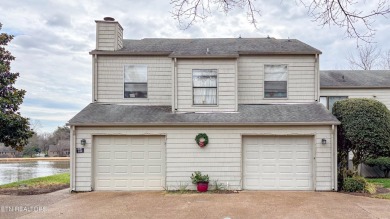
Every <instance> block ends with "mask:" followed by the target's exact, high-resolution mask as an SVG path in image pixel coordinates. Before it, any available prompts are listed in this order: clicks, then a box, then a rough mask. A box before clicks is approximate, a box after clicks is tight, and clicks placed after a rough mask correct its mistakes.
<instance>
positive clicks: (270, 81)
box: [264, 65, 287, 98]
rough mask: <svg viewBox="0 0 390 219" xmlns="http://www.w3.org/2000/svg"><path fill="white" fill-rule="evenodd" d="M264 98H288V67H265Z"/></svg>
mask: <svg viewBox="0 0 390 219" xmlns="http://www.w3.org/2000/svg"><path fill="white" fill-rule="evenodd" d="M264 98H287V65H265V66H264Z"/></svg>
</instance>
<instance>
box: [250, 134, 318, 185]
mask: <svg viewBox="0 0 390 219" xmlns="http://www.w3.org/2000/svg"><path fill="white" fill-rule="evenodd" d="M312 142H313V137H309V136H308V137H302V136H299V137H298V136H297V137H295V136H294V137H286V136H270V137H244V139H243V145H244V158H243V161H244V164H243V167H244V170H243V171H244V174H243V175H244V176H243V177H244V181H243V187H244V189H248V190H313V179H312V178H313V174H312V173H313V167H312V163H313V158H312V157H313V156H312Z"/></svg>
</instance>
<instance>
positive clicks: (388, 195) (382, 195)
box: [374, 193, 390, 200]
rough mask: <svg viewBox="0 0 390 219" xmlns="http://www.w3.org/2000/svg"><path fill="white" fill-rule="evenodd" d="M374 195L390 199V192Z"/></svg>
mask: <svg viewBox="0 0 390 219" xmlns="http://www.w3.org/2000/svg"><path fill="white" fill-rule="evenodd" d="M374 197H375V198H381V199H389V200H390V193H386V194H379V195H374Z"/></svg>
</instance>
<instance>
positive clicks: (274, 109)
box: [69, 103, 339, 125]
mask: <svg viewBox="0 0 390 219" xmlns="http://www.w3.org/2000/svg"><path fill="white" fill-rule="evenodd" d="M238 111H239V112H236V113H176V114H173V113H172V111H171V107H170V106H137V105H118V104H98V103H91V104H90V105H88V106H87V107H85V108H84V109H83V110H82V111H81V112H80V113H78V114H77V115H76V116H75V117H73V118H72V119H71V120H70V121H69V125H281V124H286V125H288V124H308V125H309V124H339V121H338V120H337V119H336V118H335V117H334V116H333V115H332V114H331V113H330V112H329V111H328V110H326V109H325V107H324V106H323V105H322V104H320V103H312V104H277V105H239V107H238Z"/></svg>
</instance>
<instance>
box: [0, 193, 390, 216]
mask: <svg viewBox="0 0 390 219" xmlns="http://www.w3.org/2000/svg"><path fill="white" fill-rule="evenodd" d="M25 197H26V196H23V197H17V198H20V201H21V204H22V203H23V202H22V201H23V200H24V199H25ZM1 200H2V201H4V199H1ZM42 205H43V204H42ZM0 216H1V215H0ZM22 218H73V219H75V218H116V219H119V218H159V219H160V218H221V219H222V218H343V219H344V218H390V201H389V200H381V199H374V198H367V197H360V196H352V195H348V194H342V193H335V192H249V191H244V192H240V193H238V194H237V193H233V194H184V195H182V194H165V193H164V192H90V193H79V194H72V195H70V197H66V196H65V197H64V199H63V200H61V201H58V202H57V203H55V204H52V205H48V206H47V207H46V209H45V211H43V212H40V211H37V212H32V213H30V214H27V215H24V216H22Z"/></svg>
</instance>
